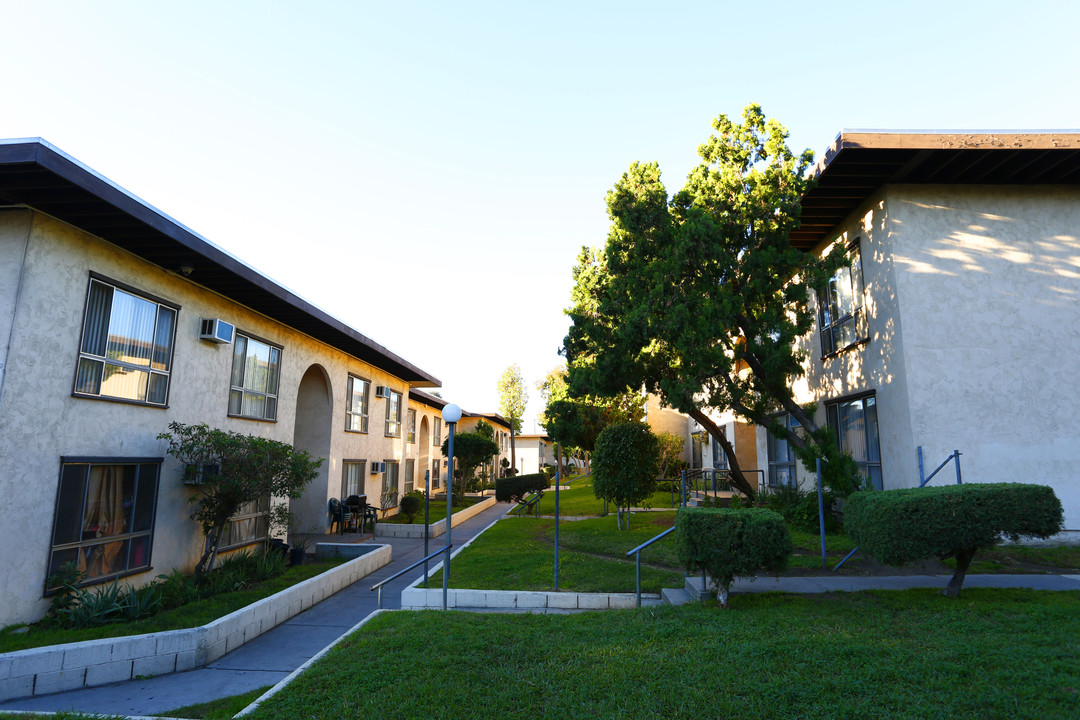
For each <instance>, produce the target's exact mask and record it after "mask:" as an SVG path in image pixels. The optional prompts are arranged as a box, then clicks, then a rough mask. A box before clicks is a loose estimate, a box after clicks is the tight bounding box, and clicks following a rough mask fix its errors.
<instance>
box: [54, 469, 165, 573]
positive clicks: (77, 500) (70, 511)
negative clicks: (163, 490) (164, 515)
mask: <svg viewBox="0 0 1080 720" xmlns="http://www.w3.org/2000/svg"><path fill="white" fill-rule="evenodd" d="M160 469H161V459H160V458H154V459H153V460H131V461H124V460H115V461H113V460H110V461H107V462H78V461H66V460H64V461H62V462H61V466H60V488H59V491H58V492H57V498H56V511H55V513H54V515H53V532H52V550H51V553H50V558H49V570H48V575H49V576H51V575H53V573H55V572H56V571H57V570H59V569H60V566H61V565H63V564H64V563H68V562H72V563H75V566H76V567H77V568H78V569H79V570H81V571H82V572H84V573H85V574H86V583H88V584H89V583H95V582H102V581H105V580H111V579H113V578H116V577H119V576H120V575H123V574H126V573H130V572H134V571H138V570H144V569H149V567H150V552H151V549H152V548H153V540H154V512H155V510H156V506H157V489H158V475H159V471H160ZM47 589H48V588H47Z"/></svg>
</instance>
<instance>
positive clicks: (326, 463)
mask: <svg viewBox="0 0 1080 720" xmlns="http://www.w3.org/2000/svg"><path fill="white" fill-rule="evenodd" d="M332 418H333V392H332V391H331V388H330V377H329V375H327V373H326V369H325V368H323V366H322V365H318V364H316V365H312V366H311V367H309V368H308V369H307V371H306V372H305V373H304V377H302V378H300V386H299V387H298V388H297V391H296V421H295V424H294V427H293V447H294V448H296V449H297V450H306V451H307V452H308V453H310V454H311V456H312V457H317V458H323V464H322V466H321V467H320V468H319V474H318V475H317V476H316V477H315V479H314V480H312V481H311V483H309V484H308V486H307V489H305V490H304V494H303V496H302V497H299V498H297V499H295V500H290V501H289V510H291V511H292V513H293V515H295V516H296V522H297V524H298V525H299V526H300V527H301V528H304V529H307V528H312V527H314V528H318V529H319V531H320V532H322V531H323V530H324V529H325V528H327V527H328V526H329V521H328V520H327V509H326V504H327V502H328V500H329V499H330V496H331V495H332V494H333V493H332V492H331V491H330V483H329V478H330V477H331V476H330V471H331V468H330V436H331V432H330V431H331V423H332Z"/></svg>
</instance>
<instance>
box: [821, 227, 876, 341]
mask: <svg viewBox="0 0 1080 720" xmlns="http://www.w3.org/2000/svg"><path fill="white" fill-rule="evenodd" d="M847 252H848V260H849V262H848V263H847V264H846V265H843V266H842V267H840V268H839V269H838V270H837V271H836V274H834V275H833V276H832V278H830V279H829V284H828V285H827V286H826V287H825V289H824V290H823V291H821V292H820V293H818V300H819V302H818V304H819V305H820V308H819V310H818V322H819V326H820V328H821V354H822V355H823V356H827V355H832V354H833V353H836V352H839V351H840V350H843V349H844V348H847V347H850V346H852V345H854V344H856V343H858V342H859V341H861V340H865V339H866V338H867V337H869V333H868V331H867V329H866V314H865V311H864V309H863V281H862V256H861V255H860V253H859V241H858V240H855V242H853V243H852V244H851V246H850V247H849V248H848V251H847Z"/></svg>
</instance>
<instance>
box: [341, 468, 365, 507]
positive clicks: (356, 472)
mask: <svg viewBox="0 0 1080 720" xmlns="http://www.w3.org/2000/svg"><path fill="white" fill-rule="evenodd" d="M342 467H343V468H344V470H343V472H342V478H341V497H342V498H347V497H349V496H350V495H363V494H365V493H364V471H365V470H366V469H367V461H366V460H346V461H345V462H343V463H342Z"/></svg>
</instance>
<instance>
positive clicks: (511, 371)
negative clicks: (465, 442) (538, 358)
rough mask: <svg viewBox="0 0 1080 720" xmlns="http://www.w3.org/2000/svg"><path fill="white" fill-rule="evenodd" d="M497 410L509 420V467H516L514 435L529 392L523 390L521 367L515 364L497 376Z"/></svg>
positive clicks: (519, 423)
mask: <svg viewBox="0 0 1080 720" xmlns="http://www.w3.org/2000/svg"><path fill="white" fill-rule="evenodd" d="M498 388H499V412H500V413H502V416H503V417H504V418H506V419H507V420H508V421H510V467H517V445H516V442H515V440H514V438H515V436H516V435H517V434H518V433H520V432H521V418H522V417H523V416H524V415H525V406H526V405H527V404H528V402H529V393H528V392H527V391H526V390H525V378H523V377H521V368H520V367H518V366H517V364H514V365H511V366H510V367H508V368H506V372H504V373H503V374H502V377H501V378H499V385H498Z"/></svg>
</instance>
